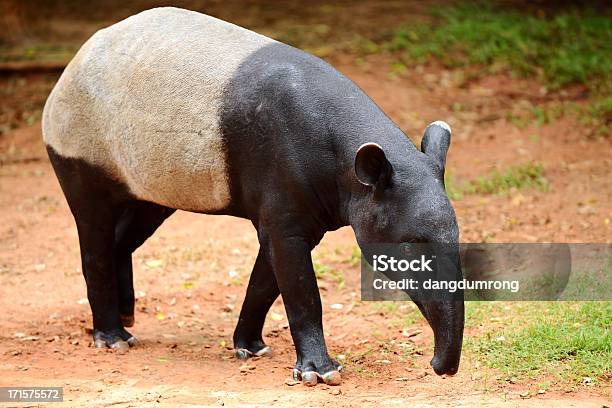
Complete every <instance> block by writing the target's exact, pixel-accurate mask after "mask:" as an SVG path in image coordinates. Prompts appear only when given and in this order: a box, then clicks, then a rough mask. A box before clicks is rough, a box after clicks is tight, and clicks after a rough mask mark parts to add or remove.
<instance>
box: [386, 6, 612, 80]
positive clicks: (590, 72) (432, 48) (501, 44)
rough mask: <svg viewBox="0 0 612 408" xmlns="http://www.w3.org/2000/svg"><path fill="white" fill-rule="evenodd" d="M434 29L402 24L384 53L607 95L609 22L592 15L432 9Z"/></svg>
mask: <svg viewBox="0 0 612 408" xmlns="http://www.w3.org/2000/svg"><path fill="white" fill-rule="evenodd" d="M434 17H435V18H436V21H437V23H436V24H416V25H414V24H406V25H403V26H401V27H399V28H398V29H396V30H394V31H393V33H392V35H391V36H390V38H389V39H387V40H386V41H385V42H384V44H383V48H385V49H387V50H391V51H394V52H402V53H403V56H404V58H405V59H406V60H408V61H413V62H422V61H425V60H427V59H428V58H431V57H435V58H437V59H438V60H440V61H441V62H442V63H443V64H444V65H445V66H446V67H449V68H453V67H459V66H467V65H480V66H483V67H486V68H485V69H486V71H488V72H497V71H501V70H510V71H511V72H513V73H515V74H518V75H522V76H534V77H538V78H539V79H541V80H543V82H544V83H546V84H547V85H548V86H549V87H550V88H552V89H557V88H560V87H563V86H565V85H569V84H573V83H579V84H587V85H589V86H591V87H593V88H596V89H610V76H609V72H610V71H611V70H612V19H610V18H608V17H607V16H604V15H601V14H598V13H596V12H584V13H579V12H577V11H574V12H563V13H560V14H557V15H555V16H553V17H551V18H542V17H537V16H533V15H529V14H525V13H521V12H519V11H516V10H512V9H503V8H494V7H493V6H491V5H489V4H487V3H471V4H462V5H457V6H454V7H444V8H441V9H437V10H436V11H435V13H434Z"/></svg>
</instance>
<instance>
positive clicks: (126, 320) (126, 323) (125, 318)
mask: <svg viewBox="0 0 612 408" xmlns="http://www.w3.org/2000/svg"><path fill="white" fill-rule="evenodd" d="M119 318H120V319H121V324H122V325H123V327H132V326H134V321H135V319H134V315H119Z"/></svg>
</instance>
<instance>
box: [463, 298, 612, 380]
mask: <svg viewBox="0 0 612 408" xmlns="http://www.w3.org/2000/svg"><path fill="white" fill-rule="evenodd" d="M520 306H521V308H520V309H518V312H519V313H520V316H518V317H520V318H515V319H513V320H511V321H510V322H509V324H507V325H506V326H504V327H502V328H501V329H498V330H491V329H490V328H489V330H488V331H486V332H485V333H484V334H483V335H482V336H480V337H477V338H472V339H468V341H467V343H468V347H469V348H470V349H471V350H472V351H473V352H475V353H476V354H477V358H479V359H480V360H482V362H483V363H484V364H485V365H487V366H488V367H492V368H495V369H498V370H500V371H502V372H503V373H505V374H506V375H507V376H508V378H510V377H518V378H524V377H537V376H538V375H552V376H555V377H557V379H559V380H562V381H570V382H574V383H580V382H582V381H583V379H584V378H585V377H589V378H591V379H592V381H606V380H609V379H610V378H611V376H612V332H611V330H610V328H611V327H612V302H523V303H521V305H520Z"/></svg>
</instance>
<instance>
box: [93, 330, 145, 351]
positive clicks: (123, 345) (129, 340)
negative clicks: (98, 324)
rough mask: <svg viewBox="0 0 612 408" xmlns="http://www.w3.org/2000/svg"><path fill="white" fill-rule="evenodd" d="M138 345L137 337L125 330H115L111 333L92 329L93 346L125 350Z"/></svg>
mask: <svg viewBox="0 0 612 408" xmlns="http://www.w3.org/2000/svg"><path fill="white" fill-rule="evenodd" d="M138 345H140V342H139V341H138V339H137V338H136V337H134V336H132V335H131V334H130V333H128V332H127V331H125V330H123V329H122V330H117V331H113V332H112V333H108V334H107V333H104V332H101V331H99V330H96V331H94V347H95V348H107V347H108V348H110V349H111V350H115V351H119V352H121V351H127V350H129V348H130V347H135V346H138Z"/></svg>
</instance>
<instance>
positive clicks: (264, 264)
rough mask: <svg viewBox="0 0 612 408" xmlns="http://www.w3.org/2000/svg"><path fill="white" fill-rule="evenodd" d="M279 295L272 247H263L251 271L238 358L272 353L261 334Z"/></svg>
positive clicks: (236, 333)
mask: <svg viewBox="0 0 612 408" xmlns="http://www.w3.org/2000/svg"><path fill="white" fill-rule="evenodd" d="M279 293H280V292H279V290H278V285H277V284H276V278H275V277H274V272H273V271H272V265H271V260H270V249H269V247H268V245H262V246H261V247H260V248H259V254H257V260H256V261H255V266H254V267H253V272H251V279H250V280H249V287H248V288H247V292H246V296H245V298H244V303H243V304H242V310H241V311H240V318H239V319H238V324H237V325H236V330H235V331H234V348H235V349H236V356H237V357H238V358H240V359H246V358H249V357H251V356H263V355H269V354H271V352H272V349H270V347H268V346H266V344H265V343H264V341H263V339H262V336H261V332H262V329H263V326H264V322H265V320H266V315H267V314H268V311H269V310H270V307H271V306H272V303H274V301H275V300H276V298H277V297H278V295H279Z"/></svg>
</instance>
